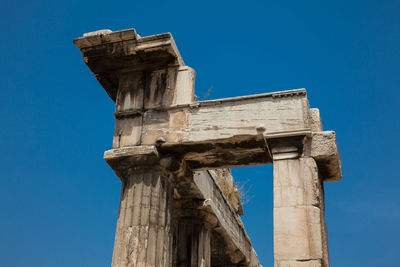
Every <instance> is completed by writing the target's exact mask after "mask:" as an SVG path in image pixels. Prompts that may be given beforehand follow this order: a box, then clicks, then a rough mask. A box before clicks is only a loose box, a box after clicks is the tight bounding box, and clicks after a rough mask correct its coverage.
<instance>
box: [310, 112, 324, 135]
mask: <svg viewBox="0 0 400 267" xmlns="http://www.w3.org/2000/svg"><path fill="white" fill-rule="evenodd" d="M310 125H311V131H313V132H321V131H322V122H321V116H320V113H319V109H317V108H310Z"/></svg>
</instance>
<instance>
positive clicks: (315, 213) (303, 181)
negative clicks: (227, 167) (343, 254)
mask: <svg viewBox="0 0 400 267" xmlns="http://www.w3.org/2000/svg"><path fill="white" fill-rule="evenodd" d="M273 163H274V260H275V267H297V266H298V267H300V266H301V267H317V266H318V267H328V266H329V260H328V247H327V239H326V226H325V220H324V192H323V184H322V182H321V178H320V176H319V173H318V167H317V165H316V162H315V160H314V159H313V158H311V157H308V158H306V157H304V158H285V157H276V159H275V157H274V162H273Z"/></svg>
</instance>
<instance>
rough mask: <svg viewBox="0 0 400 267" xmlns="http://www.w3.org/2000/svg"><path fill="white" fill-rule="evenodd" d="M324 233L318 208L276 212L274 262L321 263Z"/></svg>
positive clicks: (277, 208)
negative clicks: (305, 261)
mask: <svg viewBox="0 0 400 267" xmlns="http://www.w3.org/2000/svg"><path fill="white" fill-rule="evenodd" d="M321 230H322V229H321V215H320V209H319V208H317V207H314V206H298V207H276V208H274V249H275V251H274V257H275V260H311V259H322V254H323V248H322V240H321V238H322V237H321Z"/></svg>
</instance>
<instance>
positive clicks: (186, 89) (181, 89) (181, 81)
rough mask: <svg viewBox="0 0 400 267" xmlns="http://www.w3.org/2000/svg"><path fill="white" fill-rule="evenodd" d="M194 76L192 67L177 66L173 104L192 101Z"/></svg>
mask: <svg viewBox="0 0 400 267" xmlns="http://www.w3.org/2000/svg"><path fill="white" fill-rule="evenodd" d="M195 77H196V72H195V71H194V70H193V69H192V68H190V67H188V66H181V67H179V69H178V72H177V78H176V89H175V92H176V94H175V98H174V101H173V103H174V104H177V105H181V104H188V103H192V102H193V101H194V81H195Z"/></svg>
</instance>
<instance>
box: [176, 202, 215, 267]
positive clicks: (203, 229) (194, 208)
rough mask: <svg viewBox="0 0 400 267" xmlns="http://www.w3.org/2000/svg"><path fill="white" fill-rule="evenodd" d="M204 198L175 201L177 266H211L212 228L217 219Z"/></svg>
mask: <svg viewBox="0 0 400 267" xmlns="http://www.w3.org/2000/svg"><path fill="white" fill-rule="evenodd" d="M203 202H204V201H202V200H195V199H193V200H179V201H177V202H176V203H175V210H174V216H175V221H176V229H175V259H174V264H173V266H176V267H187V266H189V267H211V229H212V228H213V227H215V226H216V224H217V219H216V218H215V216H214V215H212V214H211V213H209V212H207V211H206V206H204V205H202V203H203Z"/></svg>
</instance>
